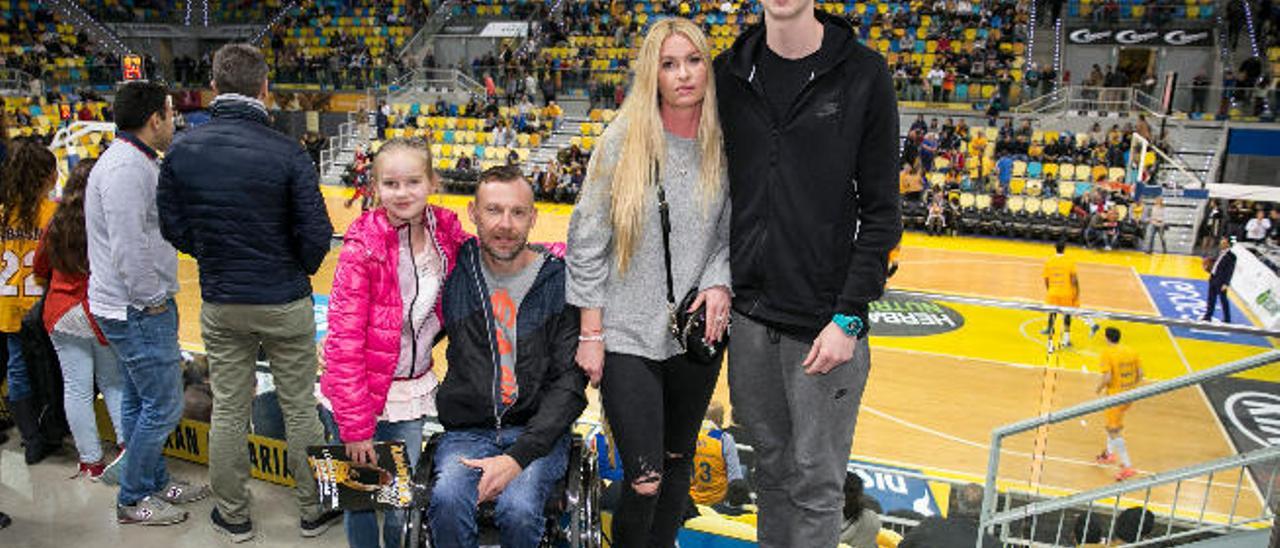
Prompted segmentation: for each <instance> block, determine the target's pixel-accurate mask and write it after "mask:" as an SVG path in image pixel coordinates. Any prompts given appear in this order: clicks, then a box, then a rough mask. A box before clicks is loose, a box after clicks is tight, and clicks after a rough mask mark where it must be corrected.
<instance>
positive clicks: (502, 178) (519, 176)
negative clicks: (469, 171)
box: [476, 165, 525, 192]
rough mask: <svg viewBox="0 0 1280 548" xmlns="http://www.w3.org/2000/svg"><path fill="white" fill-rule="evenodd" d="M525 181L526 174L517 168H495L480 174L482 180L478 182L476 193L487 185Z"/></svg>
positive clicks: (507, 166) (508, 166)
mask: <svg viewBox="0 0 1280 548" xmlns="http://www.w3.org/2000/svg"><path fill="white" fill-rule="evenodd" d="M524 180H525V179H524V172H522V171H520V168H519V167H517V166H512V165H506V166H494V167H491V168H489V169H486V170H484V172H483V173H481V174H480V179H479V180H478V181H477V182H476V192H479V191H480V187H481V186H483V185H484V184H485V183H507V182H512V181H524Z"/></svg>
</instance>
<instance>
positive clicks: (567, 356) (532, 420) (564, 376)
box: [436, 238, 587, 468]
mask: <svg viewBox="0 0 1280 548" xmlns="http://www.w3.org/2000/svg"><path fill="white" fill-rule="evenodd" d="M539 251H540V252H542V253H543V254H544V255H545V261H544V262H543V264H542V268H541V269H540V270H539V271H538V275H537V276H536V277H535V278H534V280H533V285H532V286H530V287H529V293H528V294H527V295H525V297H524V300H523V301H521V302H520V309H519V311H518V313H517V314H516V333H517V336H516V371H515V372H516V383H517V384H518V385H519V386H520V391H519V393H518V395H517V396H516V402H515V403H514V404H512V405H511V406H510V407H508V408H507V409H506V411H505V412H503V413H502V414H501V415H499V414H498V413H497V411H496V409H497V405H496V404H495V402H496V401H497V399H496V398H497V397H498V392H497V390H496V387H497V385H496V384H495V383H494V379H495V378H496V377H497V372H498V367H499V366H498V363H499V362H498V351H497V348H498V340H497V335H496V333H497V330H496V329H495V326H494V323H493V322H494V318H493V307H492V306H491V305H490V303H489V288H488V286H487V285H486V284H485V281H484V273H483V271H482V270H481V269H482V268H483V267H482V266H481V264H480V261H481V258H480V246H479V245H478V244H477V242H476V239H475V238H472V239H470V240H467V241H466V242H465V243H463V244H462V248H461V249H460V250H459V251H458V259H457V261H458V262H457V265H456V266H455V267H454V268H453V272H452V273H450V274H449V278H448V279H447V280H445V283H444V292H443V294H442V299H443V301H442V306H441V309H442V310H441V312H442V315H443V316H444V332H445V334H446V335H447V336H448V337H449V348H448V350H447V351H446V352H445V357H446V358H447V360H448V363H449V371H448V372H447V373H446V374H445V377H444V382H443V383H442V384H441V385H440V392H439V393H438V394H437V395H436V409H437V410H438V411H439V413H440V424H442V425H443V426H444V427H445V429H447V430H455V429H465V428H485V429H493V428H497V427H499V426H523V427H524V428H525V430H524V432H523V433H521V434H520V437H519V438H517V439H516V443H515V444H514V445H512V446H511V448H510V449H508V450H507V454H508V455H510V456H511V458H513V459H515V461H516V462H517V463H519V464H520V466H521V467H522V468H526V467H528V466H529V463H531V462H533V461H534V460H536V459H538V458H541V457H542V456H544V455H546V454H547V452H549V451H550V450H551V446H552V445H553V444H555V442H556V440H558V439H560V437H561V436H563V435H565V433H567V432H568V431H569V427H570V426H572V425H573V421H575V420H577V418H578V416H579V415H581V414H582V410H583V409H585V408H586V407H587V398H586V388H587V377H586V376H585V375H584V374H583V373H582V370H581V369H578V366H577V364H576V363H574V355H575V353H577V351H578V309H577V308H576V307H573V306H571V305H566V304H565V301H564V278H565V268H564V260H562V259H560V258H559V257H555V256H553V255H551V254H550V253H547V252H545V251H542V250H539Z"/></svg>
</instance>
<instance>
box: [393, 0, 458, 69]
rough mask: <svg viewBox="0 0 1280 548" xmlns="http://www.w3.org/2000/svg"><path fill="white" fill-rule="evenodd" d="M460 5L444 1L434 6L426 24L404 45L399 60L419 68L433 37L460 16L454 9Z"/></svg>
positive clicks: (447, 0) (456, 2)
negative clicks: (434, 8)
mask: <svg viewBox="0 0 1280 548" xmlns="http://www.w3.org/2000/svg"><path fill="white" fill-rule="evenodd" d="M460 5H461V3H460V2H458V0H445V1H444V2H441V3H440V5H438V6H436V10H435V11H434V12H432V13H431V16H429V17H427V22H426V23H425V24H423V25H422V28H421V29H418V32H417V33H416V34H414V35H413V38H411V39H410V40H409V43H408V44H405V46H404V49H401V50H400V60H401V61H404V62H405V64H406V65H408V66H414V67H416V66H420V65H421V64H422V59H423V58H424V57H426V55H427V50H428V48H430V47H431V40H432V38H435V35H436V34H438V33H439V32H440V30H441V29H443V28H444V27H445V25H447V24H449V21H451V20H453V18H454V17H457V16H460V15H461V11H460V10H457V9H455V8H458V7H459V6H460Z"/></svg>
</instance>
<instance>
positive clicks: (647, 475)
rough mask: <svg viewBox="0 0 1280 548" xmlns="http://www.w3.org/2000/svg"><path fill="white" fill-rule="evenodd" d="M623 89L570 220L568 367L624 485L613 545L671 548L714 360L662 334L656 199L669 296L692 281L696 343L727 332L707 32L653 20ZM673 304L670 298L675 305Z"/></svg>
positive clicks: (716, 370)
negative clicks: (702, 312) (691, 353)
mask: <svg viewBox="0 0 1280 548" xmlns="http://www.w3.org/2000/svg"><path fill="white" fill-rule="evenodd" d="M634 67H635V78H634V82H633V84H632V87H631V93H630V94H629V95H628V97H627V100H626V101H625V102H624V103H623V105H622V110H621V113H620V115H619V117H618V119H617V120H616V121H615V122H614V123H613V124H611V125H610V126H609V130H608V131H607V132H606V133H605V135H604V137H603V139H602V143H601V145H600V147H599V149H598V150H597V151H596V153H595V155H594V157H593V158H592V159H591V163H590V166H589V167H588V174H587V181H586V184H585V185H584V188H583V191H582V194H581V198H580V200H579V202H578V205H577V207H576V208H575V209H574V212H573V218H572V219H571V221H570V224H569V246H568V247H569V252H568V255H567V257H566V259H567V262H568V267H569V277H568V287H567V300H568V302H569V303H570V304H573V305H576V306H578V307H579V308H580V309H581V314H582V321H581V330H582V333H581V336H580V337H579V339H580V342H579V346H578V354H577V361H578V365H579V366H580V367H582V369H583V371H585V372H586V373H587V375H588V376H589V377H590V378H591V382H592V383H593V384H598V385H599V386H600V390H601V398H602V402H603V405H604V410H605V415H606V417H607V418H608V420H609V423H610V425H611V426H612V429H613V437H614V441H615V442H616V443H617V447H618V452H619V454H620V455H621V457H622V467H623V471H624V478H625V482H626V485H627V487H625V488H624V489H623V490H622V499H621V502H620V508H619V509H618V511H617V512H615V513H614V521H613V535H612V536H611V539H612V541H613V545H614V546H617V547H620V548H627V547H631V546H672V545H673V544H674V542H675V536H676V531H677V529H678V528H679V525H680V520H681V517H682V515H683V513H684V507H685V501H686V500H687V498H688V491H689V481H690V477H691V474H692V457H693V453H694V443H695V441H696V439H697V433H698V427H699V426H700V424H701V422H702V416H703V413H704V412H705V411H706V408H707V404H708V402H709V401H710V399H711V393H712V391H713V390H714V389H715V385H716V380H717V378H718V377H719V374H720V367H719V364H716V365H714V366H708V365H700V364H698V363H696V362H693V361H691V360H689V359H686V357H685V356H684V354H683V353H682V351H681V349H680V346H679V344H678V343H677V341H676V340H675V338H674V337H673V336H672V335H671V331H670V330H669V328H668V324H669V319H668V318H669V315H668V310H667V303H668V301H667V299H666V295H667V287H666V283H667V278H666V276H667V272H666V262H665V258H664V245H663V236H662V225H661V222H660V214H659V193H660V190H661V194H662V195H664V196H665V200H666V202H667V203H668V204H669V206H668V207H669V211H670V218H671V229H670V231H671V246H670V247H671V276H672V280H673V287H674V293H675V295H676V299H679V298H680V297H682V296H683V295H684V294H685V293H687V292H688V291H690V290H694V289H696V290H697V291H698V297H697V299H696V301H695V302H694V304H693V307H691V308H690V310H693V309H696V308H697V307H698V306H700V305H704V304H705V305H706V320H707V321H706V324H707V327H706V332H705V333H704V337H705V338H706V339H707V340H710V341H718V340H720V338H721V337H723V336H724V333H725V330H726V328H727V327H728V318H729V306H730V290H729V287H730V286H731V284H730V279H729V201H728V194H727V179H726V176H725V167H724V155H723V150H722V144H721V134H720V122H719V118H718V114H717V110H716V104H715V84H714V80H713V79H712V78H711V52H710V48H709V47H708V44H707V39H706V37H705V36H704V35H703V34H702V31H701V30H700V29H698V27H697V26H696V25H694V24H693V23H691V22H690V21H688V20H687V19H680V18H671V19H665V20H663V21H660V22H658V23H655V24H654V25H653V26H652V27H651V28H650V30H649V33H648V35H647V36H646V37H645V40H644V45H643V46H641V48H640V54H639V56H638V58H637V61H636V63H635V65H634ZM677 302H678V301H677Z"/></svg>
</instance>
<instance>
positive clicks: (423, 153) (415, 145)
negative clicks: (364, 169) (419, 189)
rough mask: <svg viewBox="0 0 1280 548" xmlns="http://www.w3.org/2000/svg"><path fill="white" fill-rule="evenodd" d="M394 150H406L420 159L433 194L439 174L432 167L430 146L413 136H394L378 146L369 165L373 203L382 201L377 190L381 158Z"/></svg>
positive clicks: (435, 190)
mask: <svg viewBox="0 0 1280 548" xmlns="http://www.w3.org/2000/svg"><path fill="white" fill-rule="evenodd" d="M395 152H406V153H409V154H413V155H415V156H417V158H418V159H419V160H422V165H423V166H424V167H425V168H426V171H427V184H428V185H430V186H431V193H432V194H434V193H436V192H438V191H439V190H440V176H439V175H437V174H436V170H435V168H434V167H432V163H433V160H432V155H431V147H430V146H429V145H427V142H426V141H424V140H422V139H419V138H416V137H413V138H406V137H396V138H394V139H391V140H389V141H387V142H385V143H382V147H380V148H379V149H378V152H377V153H376V154H374V155H373V160H372V163H371V164H370V166H369V184H370V186H372V187H373V188H374V192H373V196H374V203H381V201H382V200H381V199H380V198H379V197H378V192H377V188H378V179H379V178H380V168H381V166H382V160H383V158H385V157H386V156H389V155H391V154H392V153H395Z"/></svg>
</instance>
